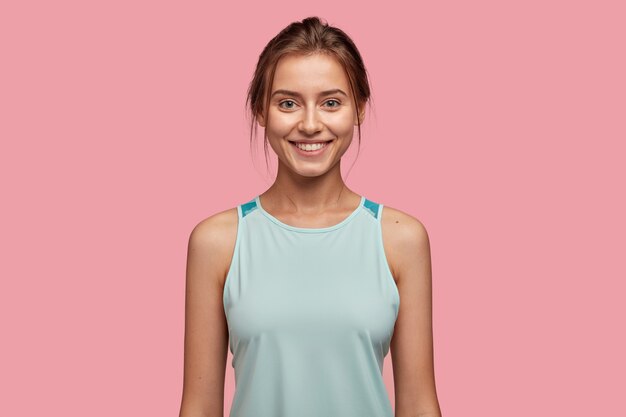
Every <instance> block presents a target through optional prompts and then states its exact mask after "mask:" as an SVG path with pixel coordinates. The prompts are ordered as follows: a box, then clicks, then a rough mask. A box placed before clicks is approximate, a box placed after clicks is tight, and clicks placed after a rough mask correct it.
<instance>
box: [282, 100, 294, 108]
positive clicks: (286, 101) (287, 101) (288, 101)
mask: <svg viewBox="0 0 626 417" xmlns="http://www.w3.org/2000/svg"><path fill="white" fill-rule="evenodd" d="M285 103H291V104H293V103H294V102H293V100H285V101H283V102H281V103H280V104H279V105H278V106H279V107H280V106H282V107H283V108H285V109H292V108H293V107H291V106H287V107H284V106H283V104H285Z"/></svg>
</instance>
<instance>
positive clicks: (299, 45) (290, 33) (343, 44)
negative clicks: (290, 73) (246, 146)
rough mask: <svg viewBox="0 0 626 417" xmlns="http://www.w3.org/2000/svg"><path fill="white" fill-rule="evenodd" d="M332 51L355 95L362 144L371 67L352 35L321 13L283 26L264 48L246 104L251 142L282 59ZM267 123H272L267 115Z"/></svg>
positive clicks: (264, 110)
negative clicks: (362, 114) (368, 70)
mask: <svg viewBox="0 0 626 417" xmlns="http://www.w3.org/2000/svg"><path fill="white" fill-rule="evenodd" d="M316 53H323V54H328V55H330V56H332V57H334V58H335V59H337V61H338V62H339V63H340V64H341V65H342V66H343V68H344V70H345V72H346V75H347V78H348V83H349V85H350V90H351V92H352V97H353V98H354V99H355V104H356V105H355V106H354V107H355V112H356V113H357V114H356V116H357V120H358V132H359V145H360V143H361V118H360V117H359V114H358V112H359V110H360V109H363V110H364V108H365V104H367V103H368V101H369V100H370V94H371V93H370V86H369V81H368V76H367V70H366V68H365V65H364V63H363V59H362V58H361V54H360V53H359V50H358V49H357V47H356V45H355V44H354V42H353V41H352V39H351V38H350V37H349V36H348V35H347V34H346V33H345V32H344V31H342V30H341V29H339V28H336V27H333V26H330V25H328V23H326V22H323V21H322V20H321V19H320V18H319V17H317V16H312V17H307V18H305V19H303V20H302V21H301V22H299V21H296V22H293V23H291V24H289V25H288V26H287V27H285V28H284V29H283V30H281V31H280V32H279V33H278V34H277V35H276V36H275V37H274V38H273V39H272V40H270V41H269V42H268V44H267V45H266V46H265V48H264V49H263V52H262V53H261V55H259V60H258V62H257V66H256V70H255V71H254V77H253V78H252V81H251V82H250V86H249V87H248V93H247V98H246V106H249V110H250V115H251V127H250V143H252V138H253V136H254V134H255V133H256V127H257V126H256V117H257V116H258V115H264V116H267V110H268V109H269V103H270V98H271V97H270V93H271V89H272V85H273V81H274V74H275V72H276V65H277V63H278V60H279V59H280V58H282V57H283V56H285V55H288V54H296V55H312V54H316ZM265 122H266V127H267V125H268V123H269V120H268V118H267V117H265ZM267 143H268V142H267V136H266V135H265V137H264V143H263V145H264V150H265V156H266V162H267V147H268V146H267Z"/></svg>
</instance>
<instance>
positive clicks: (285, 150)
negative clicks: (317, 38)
mask: <svg viewBox="0 0 626 417" xmlns="http://www.w3.org/2000/svg"><path fill="white" fill-rule="evenodd" d="M268 119H269V126H268V125H267V124H266V123H265V120H264V118H263V117H262V116H259V117H258V121H259V124H260V125H261V126H263V127H265V133H266V135H267V137H268V141H269V143H270V145H271V147H272V149H274V152H276V155H277V156H278V159H279V161H280V163H282V164H283V165H286V166H287V167H288V168H289V169H290V170H292V171H294V172H296V173H298V174H300V175H302V176H307V177H313V176H318V175H321V174H324V173H326V172H327V171H328V170H329V169H330V168H332V167H333V166H335V165H336V164H337V162H339V160H340V159H341V157H342V156H343V154H344V153H345V152H346V150H347V149H348V147H349V146H350V143H351V142H352V136H353V133H354V127H355V126H356V125H357V124H358V120H357V116H356V110H355V103H354V100H353V99H352V96H351V94H350V85H349V83H348V78H347V75H346V73H345V72H344V69H343V67H342V66H341V64H340V63H339V62H338V61H337V60H336V59H335V58H332V57H330V56H328V55H324V54H315V55H309V56H302V55H287V56H284V57H282V58H281V59H280V60H279V61H278V64H277V66H276V72H275V75H274V85H273V86H272V91H271V98H270V105H269V109H268ZM361 120H362V116H361ZM295 142H298V143H307V144H308V145H307V146H312V147H313V148H312V149H313V150H312V151H311V150H308V151H307V150H306V149H305V150H300V149H298V148H297V147H296V144H295ZM319 143H322V146H323V147H322V148H321V149H317V148H318V147H319Z"/></svg>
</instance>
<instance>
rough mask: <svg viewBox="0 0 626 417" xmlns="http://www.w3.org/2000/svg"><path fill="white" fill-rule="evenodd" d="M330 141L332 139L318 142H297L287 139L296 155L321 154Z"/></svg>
mask: <svg viewBox="0 0 626 417" xmlns="http://www.w3.org/2000/svg"><path fill="white" fill-rule="evenodd" d="M331 142H332V140H327V141H320V142H314V143H304V142H301V143H297V142H291V141H289V143H291V145H292V146H293V147H294V149H295V150H296V152H297V153H298V155H303V156H317V155H321V154H322V153H324V151H325V150H326V148H328V144H329V143H331Z"/></svg>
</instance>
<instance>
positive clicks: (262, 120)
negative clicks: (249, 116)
mask: <svg viewBox="0 0 626 417" xmlns="http://www.w3.org/2000/svg"><path fill="white" fill-rule="evenodd" d="M256 121H257V122H258V123H259V124H260V125H261V127H265V117H263V114H262V113H259V114H257V115H256Z"/></svg>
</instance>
